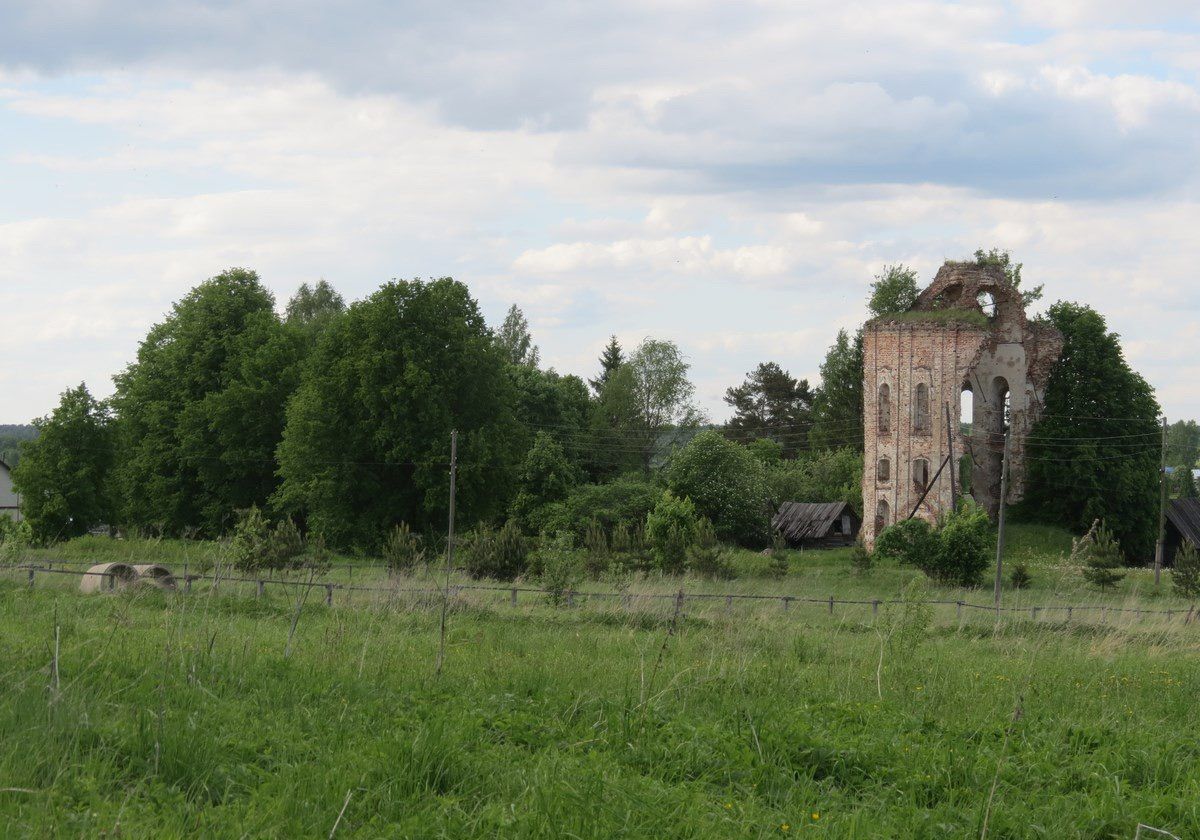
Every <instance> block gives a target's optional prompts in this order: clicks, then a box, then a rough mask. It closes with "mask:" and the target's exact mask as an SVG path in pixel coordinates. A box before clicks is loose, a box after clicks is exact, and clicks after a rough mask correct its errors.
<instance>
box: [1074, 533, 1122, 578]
mask: <svg viewBox="0 0 1200 840" xmlns="http://www.w3.org/2000/svg"><path fill="white" fill-rule="evenodd" d="M1090 543H1091V544H1090V545H1088V547H1087V556H1086V558H1085V560H1084V567H1083V578H1084V580H1086V581H1087V582H1088V583H1090V584H1093V585H1095V586H1099V587H1100V589H1102V590H1104V589H1108V588H1109V587H1110V586H1115V585H1117V584H1118V583H1120V582H1121V579H1122V578H1124V577H1125V573H1124V572H1121V571H1117V570H1118V569H1120V568H1121V559H1122V558H1121V547H1120V546H1119V545H1117V541H1116V540H1115V539H1114V538H1113V534H1112V531H1110V530H1109V529H1108V526H1107V525H1105V524H1104V523H1103V522H1101V523H1100V526H1099V527H1098V528H1096V530H1095V531H1093V532H1092V536H1091V538H1090Z"/></svg>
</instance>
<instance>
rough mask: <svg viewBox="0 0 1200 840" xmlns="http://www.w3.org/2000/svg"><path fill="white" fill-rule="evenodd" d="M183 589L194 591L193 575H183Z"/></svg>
mask: <svg viewBox="0 0 1200 840" xmlns="http://www.w3.org/2000/svg"><path fill="white" fill-rule="evenodd" d="M183 591H184V592H191V591H192V576H191V575H189V574H184V576H183Z"/></svg>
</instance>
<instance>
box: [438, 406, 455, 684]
mask: <svg viewBox="0 0 1200 840" xmlns="http://www.w3.org/2000/svg"><path fill="white" fill-rule="evenodd" d="M457 478H458V430H457V429H455V430H454V431H452V432H450V525H449V528H448V530H447V535H446V581H445V586H444V587H443V588H442V621H441V626H440V629H439V631H438V655H437V669H436V673H437V675H438V676H441V674H442V661H443V660H444V659H445V658H446V602H447V600H448V599H449V597H450V568H451V566H452V565H453V563H454V484H455V479H457Z"/></svg>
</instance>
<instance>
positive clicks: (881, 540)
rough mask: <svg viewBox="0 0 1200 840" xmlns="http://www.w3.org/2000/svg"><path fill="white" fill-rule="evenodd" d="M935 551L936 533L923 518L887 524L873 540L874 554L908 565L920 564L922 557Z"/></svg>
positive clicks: (928, 555)
mask: <svg viewBox="0 0 1200 840" xmlns="http://www.w3.org/2000/svg"><path fill="white" fill-rule="evenodd" d="M936 551H937V535H936V534H934V532H933V529H932V528H931V527H929V523H928V522H926V521H925V520H924V519H917V518H915V517H914V518H912V519H902V520H900V521H899V522H897V523H896V524H895V525H889V526H888V527H886V528H884V529H883V532H882V533H881V534H880V535H879V537H878V538H877V539H876V540H875V555H876V556H877V557H882V558H884V559H888V560H895V561H896V562H898V563H903V564H905V565H908V566H920V565H921V562H922V558H926V557H930V556H932V555H933V554H934V553H935V552H936Z"/></svg>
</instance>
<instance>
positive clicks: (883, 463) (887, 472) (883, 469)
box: [875, 458, 892, 483]
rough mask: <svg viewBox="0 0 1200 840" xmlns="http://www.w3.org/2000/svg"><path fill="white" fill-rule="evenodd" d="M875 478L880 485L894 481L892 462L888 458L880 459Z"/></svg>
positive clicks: (876, 466)
mask: <svg viewBox="0 0 1200 840" xmlns="http://www.w3.org/2000/svg"><path fill="white" fill-rule="evenodd" d="M875 477H876V478H877V479H878V480H879V482H880V483H883V482H885V481H891V480H892V462H891V461H889V460H888V459H887V458H880V459H879V463H878V464H876V465H875Z"/></svg>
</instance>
